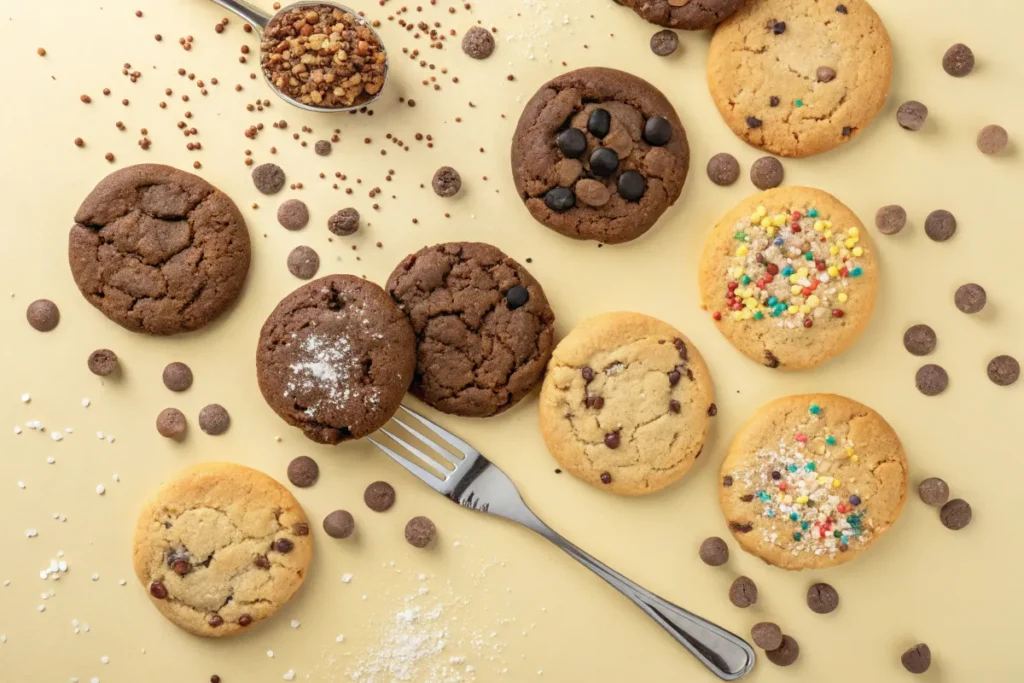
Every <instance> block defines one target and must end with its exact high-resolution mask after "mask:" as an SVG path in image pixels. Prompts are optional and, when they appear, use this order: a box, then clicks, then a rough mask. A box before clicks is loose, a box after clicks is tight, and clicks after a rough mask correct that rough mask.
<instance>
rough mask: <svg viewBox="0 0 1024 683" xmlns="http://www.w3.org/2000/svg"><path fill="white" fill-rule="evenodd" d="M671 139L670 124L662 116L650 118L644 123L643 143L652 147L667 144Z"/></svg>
mask: <svg viewBox="0 0 1024 683" xmlns="http://www.w3.org/2000/svg"><path fill="white" fill-rule="evenodd" d="M671 139H672V124H671V123H669V122H668V119H666V118H665V117H664V116H652V117H650V118H649V119H647V122H646V123H644V141H645V142H646V143H647V144H649V145H653V146H654V147H661V146H663V145H666V144H668V141H669V140H671Z"/></svg>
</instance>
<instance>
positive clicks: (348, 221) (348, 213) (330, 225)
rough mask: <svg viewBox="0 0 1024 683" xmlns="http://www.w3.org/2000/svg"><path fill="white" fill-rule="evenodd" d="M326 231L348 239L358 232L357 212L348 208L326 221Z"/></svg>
mask: <svg viewBox="0 0 1024 683" xmlns="http://www.w3.org/2000/svg"><path fill="white" fill-rule="evenodd" d="M327 229H328V230H330V231H331V232H333V233H334V234H335V235H338V236H339V237H348V236H349V235H354V234H356V231H358V230H359V212H358V211H356V210H355V209H353V208H351V207H349V208H346V209H341V210H340V211H338V212H336V213H335V214H334V215H333V216H331V217H330V218H328V219H327Z"/></svg>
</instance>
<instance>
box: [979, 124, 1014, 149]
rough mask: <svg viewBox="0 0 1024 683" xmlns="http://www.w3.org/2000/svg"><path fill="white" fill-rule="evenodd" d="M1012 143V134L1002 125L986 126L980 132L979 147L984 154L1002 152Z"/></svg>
mask: <svg viewBox="0 0 1024 683" xmlns="http://www.w3.org/2000/svg"><path fill="white" fill-rule="evenodd" d="M1009 143H1010V135H1009V133H1007V132H1006V129H1005V128H1003V127H1002V126H997V125H995V124H992V125H988V126H985V127H984V128H982V129H981V130H980V131H979V132H978V139H977V144H978V149H979V150H980V151H981V153H982V154H987V155H990V156H991V155H993V154H1000V153H1002V151H1003V150H1004V149H1006V146H1007V145H1008V144H1009Z"/></svg>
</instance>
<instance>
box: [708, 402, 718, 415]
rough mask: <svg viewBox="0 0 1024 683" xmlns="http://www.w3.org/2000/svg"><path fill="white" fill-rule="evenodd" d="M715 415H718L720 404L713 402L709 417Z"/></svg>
mask: <svg viewBox="0 0 1024 683" xmlns="http://www.w3.org/2000/svg"><path fill="white" fill-rule="evenodd" d="M715 415H718V406H716V405H715V404H714V403H712V404H711V405H709V406H708V417H714V416H715Z"/></svg>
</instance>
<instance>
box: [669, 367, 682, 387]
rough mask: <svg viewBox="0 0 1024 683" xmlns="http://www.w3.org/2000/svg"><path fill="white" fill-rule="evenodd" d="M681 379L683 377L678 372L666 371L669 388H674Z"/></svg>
mask: <svg viewBox="0 0 1024 683" xmlns="http://www.w3.org/2000/svg"><path fill="white" fill-rule="evenodd" d="M682 377H683V376H682V375H681V374H680V373H679V371H678V370H669V371H668V385H669V386H670V387H674V386H675V385H677V384H679V380H680V379H682Z"/></svg>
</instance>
